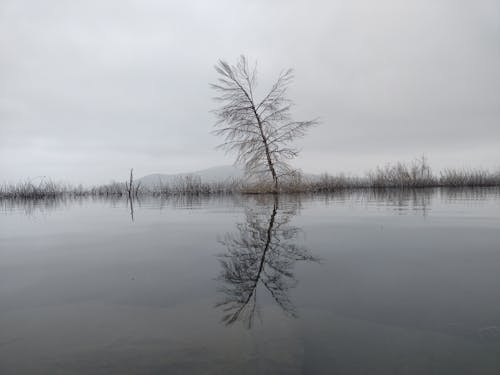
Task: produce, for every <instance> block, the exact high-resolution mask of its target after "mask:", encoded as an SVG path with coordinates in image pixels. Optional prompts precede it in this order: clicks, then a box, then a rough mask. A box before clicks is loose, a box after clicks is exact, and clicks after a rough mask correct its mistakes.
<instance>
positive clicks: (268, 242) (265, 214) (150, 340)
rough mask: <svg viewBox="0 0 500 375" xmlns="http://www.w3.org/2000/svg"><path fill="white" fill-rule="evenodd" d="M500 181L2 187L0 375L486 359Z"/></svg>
mask: <svg viewBox="0 0 500 375" xmlns="http://www.w3.org/2000/svg"><path fill="white" fill-rule="evenodd" d="M499 229H500V191H499V190H498V189H479V190H459V191H458V190H439V189H434V190H419V191H401V190H390V191H385V192H350V193H345V194H336V195H330V196H282V197H280V198H279V199H275V198H274V197H268V196H243V197H226V198H223V197H222V198H221V197H212V198H200V197H194V198H177V199H154V198H148V199H145V198H143V199H140V200H136V201H135V202H134V203H133V205H132V207H131V205H130V202H127V201H126V200H105V199H91V198H87V199H79V200H69V199H66V200H58V201H54V200H41V201H11V200H10V201H9V200H3V201H0V373H1V374H186V373H190V374H191V373H192V374H231V373H237V374H498V373H500V288H499V286H500V231H499Z"/></svg>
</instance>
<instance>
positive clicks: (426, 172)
mask: <svg viewBox="0 0 500 375" xmlns="http://www.w3.org/2000/svg"><path fill="white" fill-rule="evenodd" d="M488 186H497V187H500V170H499V171H497V172H490V171H488V170H482V169H445V170H443V171H441V172H440V173H439V174H434V173H433V172H432V170H431V168H430V167H429V165H428V164H427V162H426V160H425V158H422V159H418V160H417V161H414V162H413V163H410V164H405V163H396V164H391V165H387V166H385V167H379V168H377V169H375V170H374V171H371V172H368V173H367V174H366V175H365V176H361V177H360V176H347V175H343V174H340V175H335V176H334V175H329V174H327V173H325V174H322V175H319V176H307V177H306V176H304V175H303V174H301V173H299V172H294V173H292V174H290V175H289V176H287V177H286V179H285V178H283V179H282V183H281V184H280V187H279V189H280V190H279V192H282V193H329V192H335V191H341V190H347V189H392V188H403V189H413V188H426V187H450V188H456V187H488ZM132 191H133V194H132V193H131V192H132ZM270 192H275V184H274V181H270V180H243V179H240V180H238V179H232V180H226V181H221V182H212V183H207V182H203V181H202V180H201V178H200V177H199V176H196V175H188V176H183V177H179V178H178V179H177V180H175V181H174V182H172V183H171V184H158V185H156V186H149V187H148V186H143V185H142V186H141V182H140V180H139V181H137V182H135V181H132V180H129V181H127V182H112V183H109V184H106V185H99V186H93V187H83V186H82V185H78V186H71V185H68V184H62V183H57V182H54V181H51V180H48V179H43V180H42V181H40V182H38V183H33V182H32V181H26V182H20V183H17V184H3V185H0V198H18V199H38V198H50V197H60V196H75V197H77V196H96V197H106V196H114V197H121V196H124V197H131V195H134V196H138V195H151V196H182V195H224V194H263V193H270Z"/></svg>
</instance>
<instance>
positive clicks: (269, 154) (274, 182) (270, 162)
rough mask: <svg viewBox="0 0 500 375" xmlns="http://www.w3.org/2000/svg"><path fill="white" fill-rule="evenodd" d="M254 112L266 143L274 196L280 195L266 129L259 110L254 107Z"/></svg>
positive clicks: (265, 148) (263, 140)
mask: <svg viewBox="0 0 500 375" xmlns="http://www.w3.org/2000/svg"><path fill="white" fill-rule="evenodd" d="M252 110H253V113H254V115H255V118H256V119H257V124H258V125H259V131H260V136H261V137H262V142H263V143H264V150H265V151H266V158H267V166H268V167H269V170H270V171H271V176H272V177H273V184H274V191H273V194H278V175H277V174H276V170H275V169H274V164H273V161H272V159H271V153H270V152H269V145H268V143H267V138H266V136H265V134H264V129H263V128H262V122H261V120H260V116H259V114H258V113H257V110H256V109H255V106H252Z"/></svg>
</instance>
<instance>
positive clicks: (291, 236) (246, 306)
mask: <svg viewBox="0 0 500 375" xmlns="http://www.w3.org/2000/svg"><path fill="white" fill-rule="evenodd" d="M293 214H294V211H292V212H284V211H282V210H281V211H280V210H279V209H278V201H277V199H276V198H275V199H274V204H273V209H272V212H271V214H270V216H269V219H268V220H263V218H262V215H259V214H258V213H256V212H254V211H252V210H250V209H248V210H247V213H246V222H245V223H240V224H238V225H237V230H238V231H237V233H228V234H226V235H225V236H224V237H223V238H222V239H221V240H220V243H221V244H223V245H224V246H225V247H226V248H227V252H226V253H225V254H222V255H219V261H220V264H221V266H222V271H221V274H220V276H219V280H221V281H223V282H224V283H225V285H224V287H222V288H221V291H222V293H224V294H225V295H226V297H225V299H224V300H223V301H221V302H219V303H217V304H216V306H218V307H222V308H223V311H224V313H225V315H224V316H223V318H222V321H223V322H225V324H226V325H230V324H232V323H234V322H235V321H237V320H242V321H243V322H244V323H245V325H246V326H247V327H248V328H250V327H251V326H252V324H253V318H254V315H255V313H256V312H257V311H258V307H257V287H258V285H259V282H260V283H261V284H262V285H263V286H264V288H265V289H266V290H267V291H268V292H269V293H270V294H271V296H272V297H273V299H274V300H275V301H276V303H277V304H278V305H279V306H280V307H281V308H282V309H283V311H284V312H285V313H287V314H288V315H289V316H292V317H296V316H297V313H296V309H295V306H294V305H293V303H292V302H291V300H290V298H289V296H288V291H289V289H291V288H293V287H295V285H296V284H297V280H296V279H295V277H294V275H293V272H292V270H293V267H294V265H295V263H296V262H297V261H299V260H301V261H317V259H316V258H314V257H312V256H311V255H309V254H308V251H307V250H306V249H304V248H303V247H300V246H298V245H296V244H295V243H293V241H294V240H295V239H296V237H297V235H298V234H299V232H300V230H299V229H298V228H296V227H291V226H288V223H289V222H290V219H291V216H292V215H293Z"/></svg>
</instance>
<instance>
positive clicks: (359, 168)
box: [0, 0, 500, 184]
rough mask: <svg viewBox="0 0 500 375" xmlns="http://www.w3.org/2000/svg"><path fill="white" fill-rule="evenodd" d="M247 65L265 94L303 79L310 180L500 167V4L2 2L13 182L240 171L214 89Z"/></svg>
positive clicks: (2, 108) (4, 95) (4, 163)
mask: <svg viewBox="0 0 500 375" xmlns="http://www.w3.org/2000/svg"><path fill="white" fill-rule="evenodd" d="M240 54H245V55H247V56H248V57H249V58H250V59H252V60H257V61H258V66H259V73H260V76H259V84H260V87H261V89H262V90H264V89H265V88H266V87H268V86H269V85H270V84H271V82H272V80H273V78H274V77H276V75H277V74H278V73H279V72H280V71H281V70H282V69H283V68H288V67H291V68H294V70H295V77H296V78H295V81H294V83H293V87H292V89H291V91H290V96H291V98H292V99H293V101H294V102H295V104H296V106H295V107H294V111H293V113H294V115H295V117H296V119H297V120H300V119H310V118H314V117H320V118H321V125H320V126H318V127H316V128H314V129H312V130H311V131H310V133H309V134H308V136H307V137H306V138H304V139H303V140H301V141H300V147H301V148H302V152H301V154H300V156H299V158H298V159H297V160H296V162H295V165H296V166H297V167H300V168H302V169H303V170H304V171H306V172H311V173H316V172H322V171H329V172H333V173H335V172H342V171H343V172H352V173H363V172H365V171H366V170H368V169H371V168H374V167H376V166H377V165H381V164H385V163H387V162H392V161H396V160H402V161H411V160H412V159H413V158H414V157H417V156H419V155H421V154H425V155H427V157H428V158H429V161H430V163H431V165H432V166H433V167H434V168H435V169H440V168H444V167H453V166H455V167H484V168H490V169H496V168H499V167H500V2H499V1H498V0H492V1H482V0H479V1H478V0H476V1H465V0H464V1H459V0H449V1H446V0H410V1H401V0H390V1H388V0H379V1H373V0H366V1H357V0H355V1H341V0H338V1H335V0H329V1H326V0H325V1H310V0H309V1H290V0H261V1H256V0H252V1H250V0H245V1H244V0H239V1H238V0H227V1H206V0H200V1H187V0H182V1H159V0H158V1H144V0H140V1H139V0H138V1H124V0H120V1H118V0H116V1H103V0H85V1H66V0H60V1H55V0H46V1H39V0H33V1H23V0H2V1H1V2H0V182H2V181H4V182H7V181H10V182H15V181H18V180H24V179H28V178H35V177H36V176H40V175H44V176H50V177H52V178H53V179H55V180H63V181H68V182H73V183H80V182H81V183H84V184H85V183H101V182H108V181H110V180H113V179H115V180H124V179H125V178H126V175H127V171H128V169H129V168H131V167H134V168H135V170H136V174H137V175H146V174H149V173H155V172H159V173H176V172H181V171H194V170H198V169H204V168H207V167H211V166H216V165H227V164H231V163H232V161H233V157H232V156H231V155H225V154H224V153H223V152H222V151H217V150H215V149H214V148H215V146H216V145H217V144H218V143H219V142H220V141H221V140H220V139H217V138H216V137H215V136H213V135H212V134H210V131H211V129H212V126H213V123H214V120H215V119H214V116H213V115H212V114H211V113H210V110H211V109H213V108H214V106H215V105H216V103H214V102H213V101H212V100H211V98H212V96H213V95H214V93H213V92H211V90H210V88H209V83H210V82H213V81H215V79H216V74H215V71H214V69H213V65H214V64H215V63H216V62H217V60H218V59H225V60H228V61H230V62H234V61H236V59H237V57H238V56H239V55H240Z"/></svg>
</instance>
